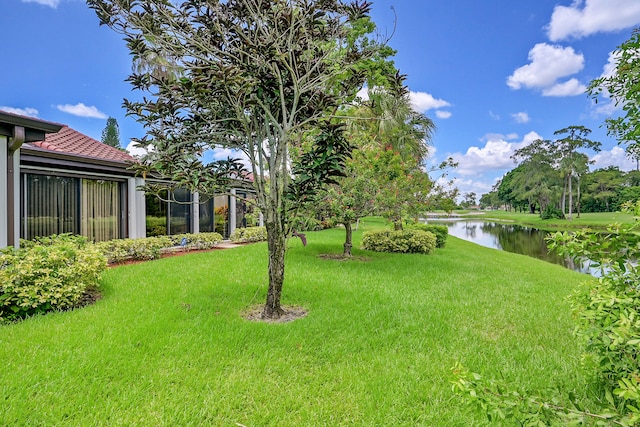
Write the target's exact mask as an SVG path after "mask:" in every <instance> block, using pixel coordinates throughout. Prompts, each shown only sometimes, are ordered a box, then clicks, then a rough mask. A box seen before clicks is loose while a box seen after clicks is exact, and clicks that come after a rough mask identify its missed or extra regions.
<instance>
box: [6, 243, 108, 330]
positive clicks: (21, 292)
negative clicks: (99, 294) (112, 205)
mask: <svg viewBox="0 0 640 427" xmlns="http://www.w3.org/2000/svg"><path fill="white" fill-rule="evenodd" d="M105 267H106V263H105V260H104V256H103V255H102V253H101V252H100V251H99V250H98V249H97V248H96V247H95V246H94V245H93V244H90V243H87V241H86V239H85V238H83V237H80V236H71V235H59V236H51V237H46V238H40V239H36V240H35V241H33V242H29V243H25V247H24V248H22V249H18V250H16V249H8V250H4V251H3V252H2V253H0V322H2V321H7V320H16V319H20V318H24V317H26V316H29V315H33V314H38V313H43V312H46V311H51V310H63V309H68V308H71V307H73V306H74V305H76V304H77V303H78V301H79V300H80V298H81V297H82V295H83V293H84V292H85V291H86V290H88V289H92V288H97V287H99V284H98V278H99V276H100V273H101V272H102V271H103V270H104V269H105Z"/></svg>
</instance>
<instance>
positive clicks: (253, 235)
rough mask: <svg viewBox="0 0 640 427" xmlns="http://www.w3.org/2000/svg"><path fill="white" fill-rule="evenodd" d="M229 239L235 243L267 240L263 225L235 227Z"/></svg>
mask: <svg viewBox="0 0 640 427" xmlns="http://www.w3.org/2000/svg"><path fill="white" fill-rule="evenodd" d="M229 240H231V241H232V242H236V243H249V242H263V241H265V240H267V229H266V228H265V227H246V228H236V229H235V230H234V231H233V233H231V236H229Z"/></svg>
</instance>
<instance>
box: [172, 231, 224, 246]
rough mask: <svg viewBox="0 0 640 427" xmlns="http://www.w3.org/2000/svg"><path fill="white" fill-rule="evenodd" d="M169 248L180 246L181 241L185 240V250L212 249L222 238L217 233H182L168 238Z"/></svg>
mask: <svg viewBox="0 0 640 427" xmlns="http://www.w3.org/2000/svg"><path fill="white" fill-rule="evenodd" d="M169 238H170V239H171V246H178V245H182V239H186V242H187V245H186V246H185V249H198V250H199V249H212V248H214V247H216V246H217V245H218V244H219V243H220V242H222V240H223V239H222V236H221V235H220V234H219V233H215V232H211V233H197V234H192V233H184V234H175V235H173V236H169Z"/></svg>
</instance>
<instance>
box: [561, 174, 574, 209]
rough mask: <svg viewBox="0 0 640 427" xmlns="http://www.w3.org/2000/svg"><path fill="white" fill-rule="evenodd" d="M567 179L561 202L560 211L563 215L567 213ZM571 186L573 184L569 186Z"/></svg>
mask: <svg viewBox="0 0 640 427" xmlns="http://www.w3.org/2000/svg"><path fill="white" fill-rule="evenodd" d="M567 178H568V176H567V177H565V179H564V186H563V187H562V199H561V200H560V210H561V211H562V215H565V214H566V213H567V211H566V209H565V208H566V201H567ZM569 186H571V184H569Z"/></svg>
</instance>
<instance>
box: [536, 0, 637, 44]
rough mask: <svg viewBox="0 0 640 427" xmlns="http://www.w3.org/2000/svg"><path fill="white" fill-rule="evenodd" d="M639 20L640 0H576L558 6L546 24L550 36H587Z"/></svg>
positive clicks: (621, 27)
mask: <svg viewBox="0 0 640 427" xmlns="http://www.w3.org/2000/svg"><path fill="white" fill-rule="evenodd" d="M637 24H640V2H639V1H638V0H576V1H574V2H573V4H572V5H571V6H556V7H555V8H554V9H553V14H552V15H551V22H550V23H549V25H548V26H547V32H548V36H549V40H551V41H558V40H564V39H567V38H571V37H575V38H580V37H586V36H588V35H591V34H594V33H598V32H612V31H618V30H622V29H625V28H631V27H633V26H635V25H637Z"/></svg>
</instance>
